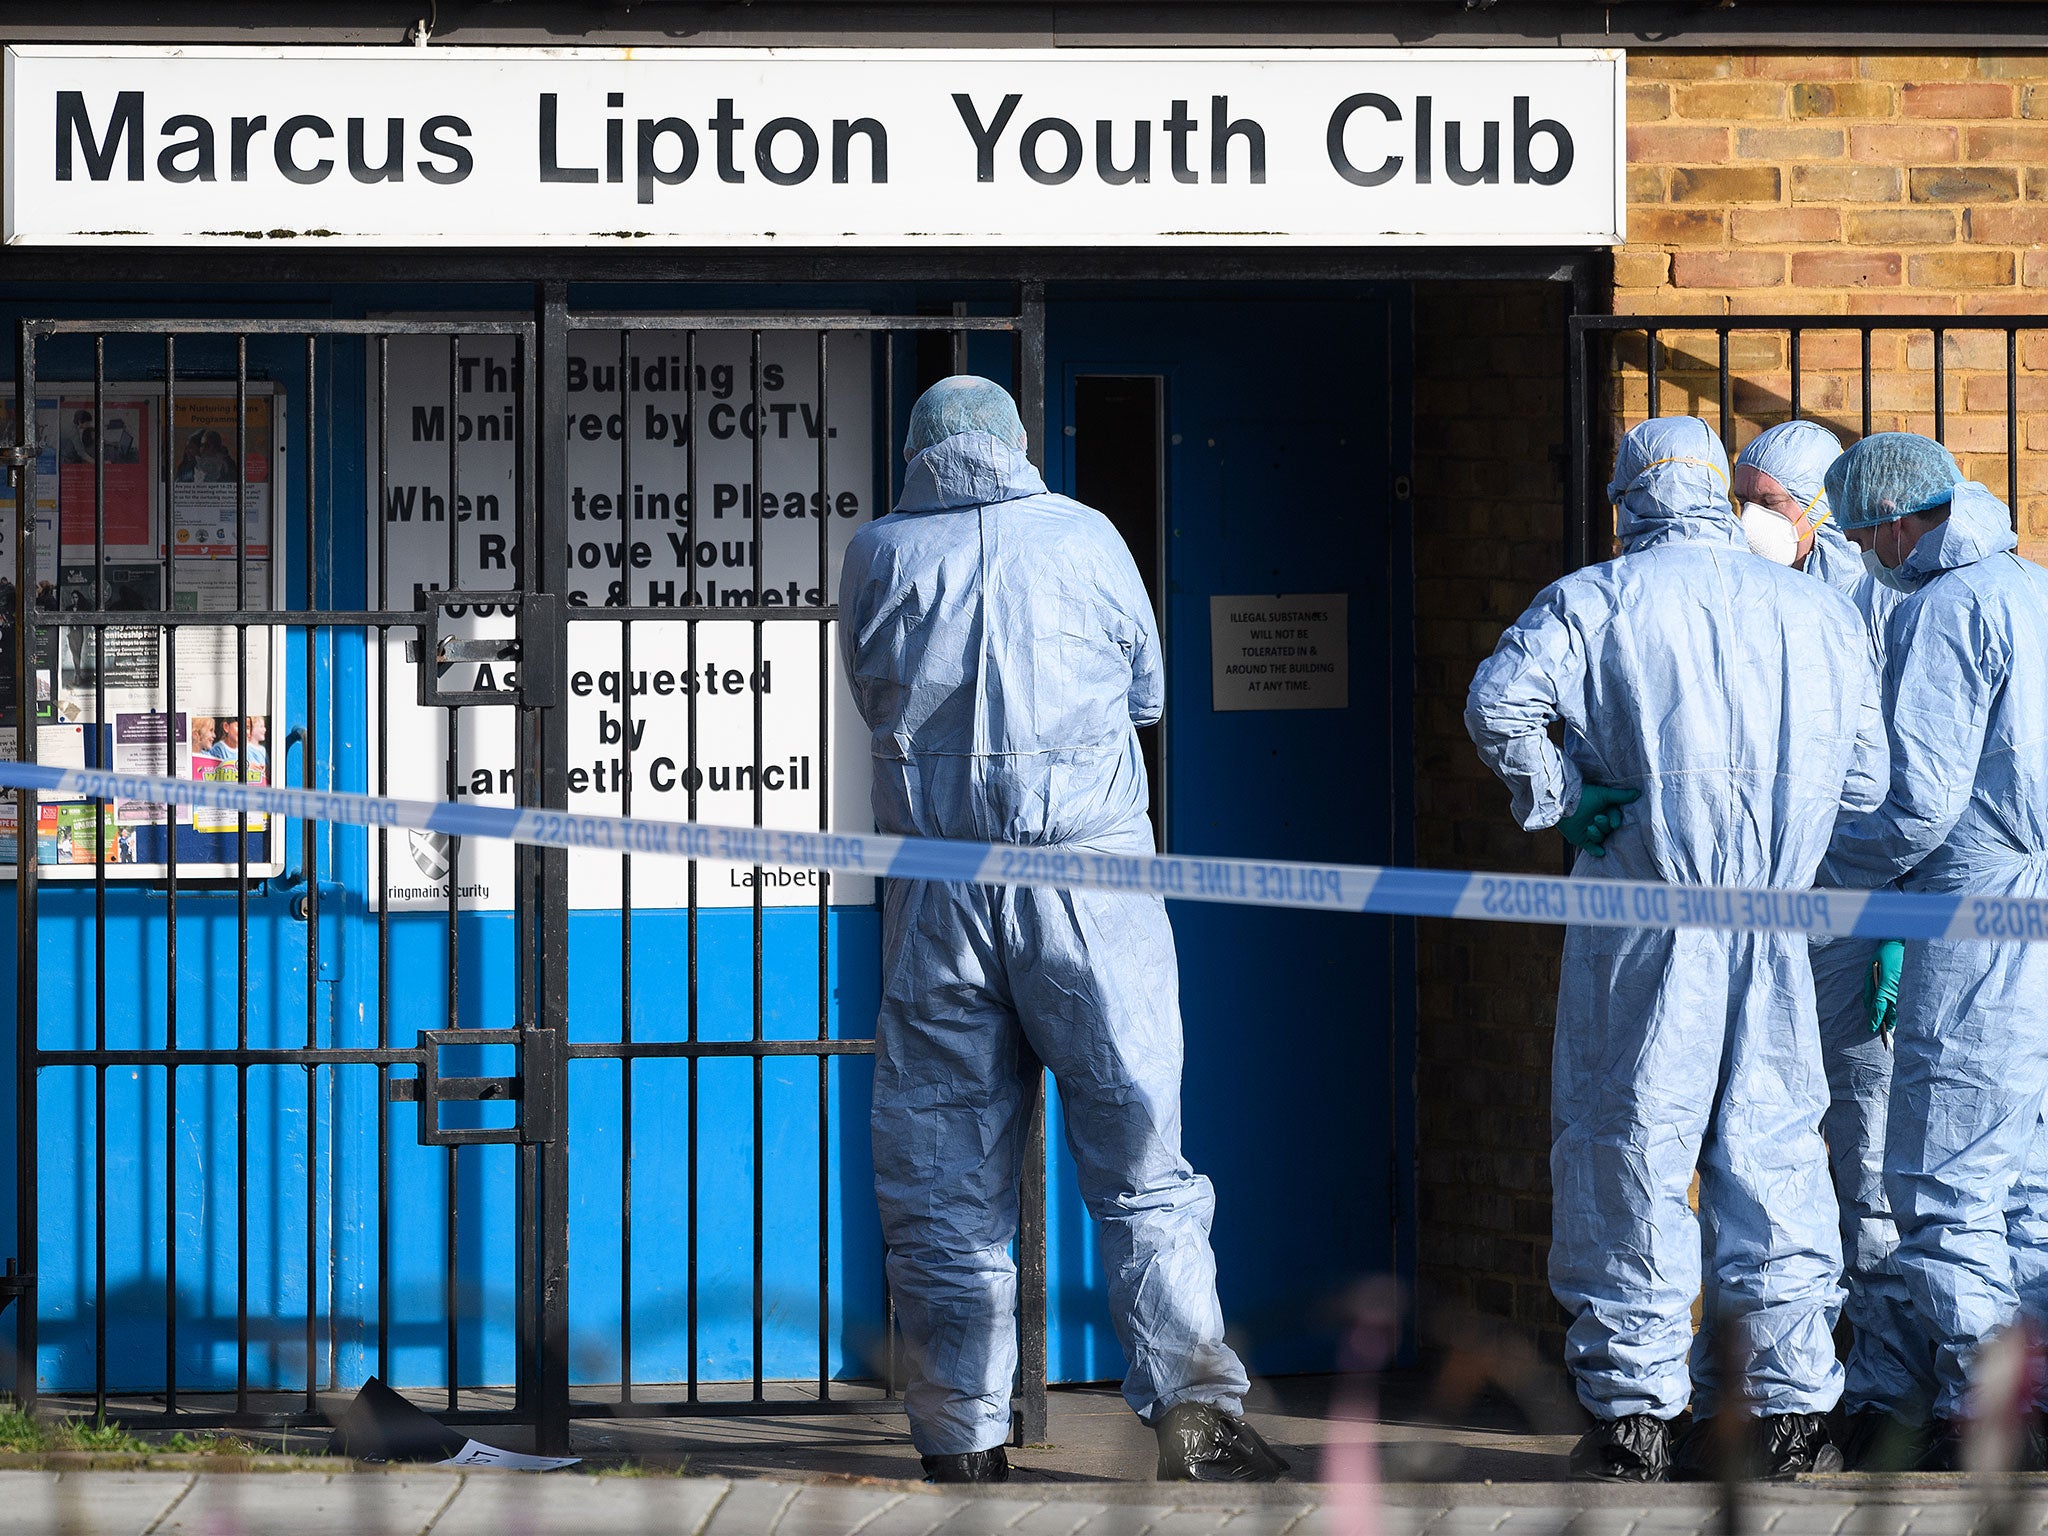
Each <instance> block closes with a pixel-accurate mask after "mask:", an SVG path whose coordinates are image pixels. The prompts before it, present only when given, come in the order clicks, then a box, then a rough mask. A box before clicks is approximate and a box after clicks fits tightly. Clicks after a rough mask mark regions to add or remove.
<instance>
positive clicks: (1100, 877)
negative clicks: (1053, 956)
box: [0, 762, 2048, 942]
mask: <svg viewBox="0 0 2048 1536" xmlns="http://www.w3.org/2000/svg"><path fill="white" fill-rule="evenodd" d="M0 789H31V790H35V791H36V792H38V793H40V794H49V795H67V796H83V797H84V798H86V799H89V800H127V801H140V802H143V803H145V804H153V805H163V804H171V803H176V804H180V805H192V806H206V807H208V808H210V809H213V810H216V811H230V812H246V813H247V814H249V815H251V816H281V817H284V818H285V819H287V820H298V821H325V822H333V823H337V824H340V825H344V826H359V827H367V828H377V827H410V828H417V829H419V830H422V831H428V832H440V833H444V834H446V835H447V836H450V837H490V838H501V839H504V840H506V841H509V842H514V843H525V844H528V845H531V846H534V847H541V848H566V849H571V850H575V851H579V852H587V853H608V854H635V855H653V856H662V857H669V858H680V859H716V860H720V861H723V862H726V863H732V864H741V865H758V866H760V867H762V868H777V867H781V868H798V869H822V870H830V871H833V872H835V873H838V874H849V875H870V876H876V877H886V878H890V879H898V880H944V881H952V882H957V883H960V884H965V885H1030V886H1050V887H1054V888H1057V889H1065V890H1094V891H1112V892H1117V893H1120V894H1123V895H1134V896H1161V897H1165V898H1167V899H1169V900H1174V901H1213V902H1225V903H1229V904H1232V905H1238V906H1255V907H1294V908H1305V909H1309V910H1314V911H1326V912H1367V913H1377V914H1381V915H1384V916H1389V917H1447V918H1471V919H1479V920H1490V921H1494V922H1508V923H1570V924H1579V925H1583V926H1587V927H1596V928H1720V929H1733V930H1737V931H1752V932H1764V931H1771V930H1778V931H1789V932H1803V933H1816V934H1833V935H1836V936H1838V937H1864V938H1885V939H1954V940H1972V939H1981V940H1985V941H2015V940H2017V941H2022V942H2028V941H2031V942H2041V941H2048V900H2042V899H2035V898H2025V897H2005V896H1981V895H1970V894H1959V895H1950V894H1920V893H1902V892H1898V891H1844V890H1757V889H1748V888H1743V887H1736V886H1687V885H1668V884H1665V883H1663V882H1661V881H1653V880H1600V879H1593V880H1586V879H1578V878H1565V877H1562V876H1559V877H1548V876H1542V875H1514V874H1489V873H1486V872H1483V871H1469V870H1447V869H1404V868H1398V867H1393V866H1383V865H1371V864H1305V863H1297V862H1293V861H1289V860H1277V859H1234V858H1205V857H1201V856H1198V855H1196V856H1191V855H1186V854H1166V853H1156V854H1155V853H1132V852H1116V851H1107V850H1095V849H1087V848H1076V847H1071V846H1051V847H1036V848H1027V847H1019V846H1015V845H1012V844H1006V843H967V842H951V841H945V840H942V839H938V838H922V837H895V836H892V835H890V834H888V833H884V832H864V833H856V832H823V831H796V830H786V829H782V828H775V827H728V826H719V825H715V824H712V823H707V822H696V821H656V820H652V819H649V818H646V817H639V816H595V815H585V814H582V813H579V812H575V811H549V810H532V809H525V808H521V807H515V806H495V805H464V804H462V803H460V802H457V801H446V800H400V799H395V798H393V797H391V796H389V795H365V794H357V793H353V792H351V791H347V790H333V789H292V788H288V787H284V786H272V785H265V784H236V783H233V782H224V781H221V780H217V779H167V778H158V777H154V776H151V775H146V774H133V773H114V772H109V771H107V770H104V769H98V768H60V767H54V766H51V765H47V764H42V763H11V762H0Z"/></svg>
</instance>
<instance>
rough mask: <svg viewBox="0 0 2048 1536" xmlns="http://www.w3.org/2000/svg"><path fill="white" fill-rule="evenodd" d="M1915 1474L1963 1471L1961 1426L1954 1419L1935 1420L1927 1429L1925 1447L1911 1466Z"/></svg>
mask: <svg viewBox="0 0 2048 1536" xmlns="http://www.w3.org/2000/svg"><path fill="white" fill-rule="evenodd" d="M1913 1470H1914V1471H1915V1472H1960V1471H1962V1470H1963V1426H1962V1425H1960V1424H1958V1423H1957V1422H1956V1421H1955V1420H1954V1419H1936V1420H1935V1421H1934V1422H1933V1423H1932V1424H1930V1425H1929V1426H1928V1427H1927V1445H1926V1447H1925V1448H1924V1449H1923V1450H1922V1451H1921V1452H1920V1459H1919V1460H1918V1461H1917V1462H1915V1463H1914V1464H1913Z"/></svg>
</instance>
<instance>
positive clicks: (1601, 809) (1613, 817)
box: [1557, 784, 1642, 859]
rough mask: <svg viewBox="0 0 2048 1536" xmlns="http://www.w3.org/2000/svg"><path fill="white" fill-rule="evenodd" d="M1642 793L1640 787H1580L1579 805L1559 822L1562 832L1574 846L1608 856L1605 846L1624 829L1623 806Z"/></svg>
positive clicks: (1593, 853) (1600, 855)
mask: <svg viewBox="0 0 2048 1536" xmlns="http://www.w3.org/2000/svg"><path fill="white" fill-rule="evenodd" d="M1641 795H1642V791H1641V790H1639V789H1609V788H1608V787H1607V786H1606V785H1605V784H1587V785H1583V786H1581V788H1580V790H1579V808H1578V809H1577V810H1576V811H1573V812H1572V813H1571V815H1569V816H1567V817H1565V819H1564V820H1563V821H1560V822H1559V823H1558V824H1557V830H1558V834H1559V835H1560V836H1561V837H1563V838H1564V840H1565V841H1566V842H1568V843H1570V844H1571V845H1572V846H1573V847H1574V848H1583V849H1585V850H1586V852H1588V853H1590V854H1592V855H1593V857H1594V858H1596V859H1604V858H1606V857H1607V850H1606V848H1604V847H1602V846H1601V845H1602V844H1604V843H1605V842H1606V841H1607V839H1608V838H1610V837H1612V836H1614V834H1615V833H1617V832H1619V831H1620V830H1621V808H1622V807H1623V806H1624V805H1627V804H1629V803H1630V802H1631V801H1633V800H1636V799H1638V798H1640V797H1641Z"/></svg>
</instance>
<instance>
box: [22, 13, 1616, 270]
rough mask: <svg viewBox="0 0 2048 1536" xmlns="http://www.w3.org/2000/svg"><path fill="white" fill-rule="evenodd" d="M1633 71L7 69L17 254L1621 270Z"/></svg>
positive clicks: (473, 64) (435, 51) (567, 54)
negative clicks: (908, 246)
mask: <svg viewBox="0 0 2048 1536" xmlns="http://www.w3.org/2000/svg"><path fill="white" fill-rule="evenodd" d="M1623 75H1624V71H1623V58H1622V55H1621V53H1620V52H1619V51H1613V50H1589V49H1540V50H1539V49H1485V50H1467V49H1455V50H1453V49H1418V50H1394V49H1388V50H1377V49H1265V50H1252V49H1230V50H1223V49H1192V48H1190V49H1157V48H1154V49H1111V48H1075V49H1058V50H1027V49H1016V50H943V51H942V50H923V51H913V50H879V49H877V50H854V49H815V48H813V49H804V48H792V49H711V48H705V49H689V48H674V49H635V50H631V51H630V52H629V51H624V50H617V51H615V50H601V49H482V48H440V47H431V48H387V49H372V48H354V49H314V48H302V49H283V48H83V47H77V46H61V47H60V46H36V47H14V48H9V49H8V50H7V51H6V98H5V105H6V126H7V134H6V185H5V192H6V212H5V228H6V238H7V240H8V241H9V242H10V243H14V244H41V245H76V244H102V243H109V242H132V243H142V244H164V243H174V244H207V243H233V244H236V245H243V246H246V245H248V244H250V243H252V242H254V241H258V240H261V239H265V238H272V237H280V238H283V237H288V238H289V239H290V240H291V241H292V243H293V244H294V246H297V247H303V246H304V245H305V244H306V243H307V242H308V241H312V242H316V243H324V244H355V245H364V244H400V245H546V244H572V245H605V246H611V245H618V246H623V247H626V248H630V247H632V246H633V245H635V244H638V243H641V242H644V241H656V242H667V243H675V244H685V245H707V246H708V245H797V246H817V245H835V246H838V245H861V244H868V245H897V244H904V243H930V244H941V245H987V244H991V243H994V244H1005V245H1156V244H1249V245H1274V244H1312V245H1397V244H1398V245H1431V244H1437V245H1608V244H1613V243H1617V242H1619V241H1620V239H1621V238H1622V236H1621V230H1622V227H1623V214H1624V200H1623V193H1624V187H1623V174H1622V173H1623V160H1624V157H1623V155H1622V153H1621V148H1622V144H1623V140H1624V133H1625V129H1624V122H1625V118H1624V108H1623V100H1624V98H1623V86H1624V79H1623ZM884 161H886V164H884V163H883V162H884ZM1261 161H1262V162H1263V164H1262V165H1260V164H1258V162H1261ZM550 162H551V164H550Z"/></svg>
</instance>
